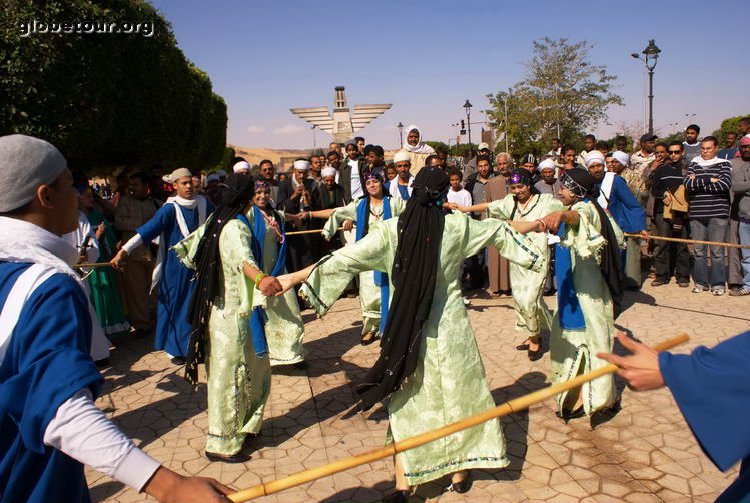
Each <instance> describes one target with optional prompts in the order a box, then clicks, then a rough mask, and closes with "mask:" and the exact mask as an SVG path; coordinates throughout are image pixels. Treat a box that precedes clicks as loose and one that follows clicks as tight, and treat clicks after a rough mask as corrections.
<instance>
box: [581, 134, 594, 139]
mask: <svg viewBox="0 0 750 503" xmlns="http://www.w3.org/2000/svg"><path fill="white" fill-rule="evenodd" d="M584 138H586V139H588V140H592V141H596V136H594V135H592V134H587V135H586V136H584Z"/></svg>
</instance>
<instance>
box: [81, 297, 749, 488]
mask: <svg viewBox="0 0 750 503" xmlns="http://www.w3.org/2000/svg"><path fill="white" fill-rule="evenodd" d="M628 300H629V302H630V303H633V304H632V306H631V307H630V308H629V309H628V310H627V311H626V312H625V313H624V314H623V315H622V316H621V317H620V319H619V320H618V324H619V325H620V326H621V327H623V328H625V329H627V330H630V331H632V332H633V333H634V334H635V335H636V336H637V337H639V338H640V339H641V340H643V341H644V342H646V343H655V342H657V341H659V340H662V339H666V338H668V337H669V336H672V335H674V334H676V333H678V332H686V333H688V334H689V335H690V336H691V341H690V343H689V344H687V345H685V346H683V347H681V348H679V349H678V352H688V351H689V350H690V349H691V348H693V347H695V346H697V345H700V344H705V345H709V346H710V345H713V344H716V343H717V342H719V341H721V340H724V339H726V338H728V337H730V336H732V335H734V334H737V333H739V332H741V331H744V330H747V328H748V321H750V313H749V311H748V305H749V304H748V301H747V299H745V298H741V297H728V296H724V297H721V298H717V297H713V296H711V295H710V294H708V293H703V294H693V293H691V292H690V289H686V288H678V287H677V285H675V284H671V285H668V286H662V287H658V288H652V287H650V286H648V283H646V286H644V289H643V291H641V292H638V293H634V294H633V293H630V294H628ZM548 301H550V302H551V301H552V299H551V298H550V299H548ZM469 313H470V317H471V321H472V325H473V326H474V329H475V332H476V336H477V340H478V342H479V347H480V350H481V352H482V357H483V359H484V364H485V367H486V369H487V377H488V380H489V384H490V387H491V389H492V390H493V395H494V398H495V400H496V401H497V402H498V403H499V402H502V401H506V400H508V399H511V398H514V397H518V396H521V395H523V394H525V393H528V392H531V391H534V390H537V389H540V388H542V387H544V386H546V384H547V375H548V374H549V367H550V361H549V354H548V353H546V354H545V356H544V358H543V359H542V360H539V361H537V362H534V363H532V362H529V361H528V359H527V357H526V355H525V353H522V352H519V351H516V350H515V349H513V347H514V346H515V345H516V344H517V343H518V341H519V338H518V336H516V335H515V334H514V331H513V329H512V325H513V316H514V312H513V308H512V305H511V301H510V299H509V298H507V297H503V298H499V299H491V298H488V297H486V296H480V297H476V298H473V299H472V303H471V306H470V310H469ZM304 318H305V322H306V330H307V335H306V346H307V348H308V349H309V351H310V355H309V358H308V362H309V367H308V368H307V369H306V370H298V369H292V368H290V369H286V370H278V369H277V370H276V371H275V373H274V376H273V385H272V386H273V388H272V393H271V399H270V401H269V403H268V408H267V410H266V422H265V423H264V425H263V430H262V433H261V435H260V436H259V437H257V438H255V439H253V440H251V441H250V442H249V447H250V448H251V449H252V450H253V451H254V453H253V458H252V459H251V460H250V461H248V462H247V463H245V464H239V465H230V464H223V463H209V462H208V461H207V460H206V459H205V457H203V450H204V447H205V430H206V413H205V407H206V396H205V394H206V389H205V385H202V386H199V387H198V389H197V391H193V390H192V389H191V388H190V387H189V386H188V385H187V384H186V383H185V382H184V381H183V380H182V378H181V376H180V374H179V370H180V369H178V368H176V367H174V366H172V365H171V364H170V363H169V360H168V358H167V356H166V355H165V354H164V353H160V352H158V353H153V352H151V353H150V352H149V348H150V342H151V341H143V340H138V341H135V340H130V341H122V342H120V345H119V347H118V348H117V349H116V350H115V351H114V352H113V356H112V367H111V368H109V369H107V370H106V371H105V373H104V374H105V377H106V385H105V387H104V394H103V396H102V397H101V398H100V399H99V401H98V404H99V406H101V407H102V408H103V409H105V410H106V412H107V414H108V415H109V416H110V417H112V418H114V420H115V421H116V422H117V423H118V424H119V425H120V426H121V427H122V428H123V430H124V431H125V432H126V433H127V434H128V435H130V436H132V437H133V438H134V439H135V440H136V442H137V443H138V444H139V445H140V446H141V447H142V448H144V449H145V450H146V451H147V452H148V453H150V454H151V455H152V456H154V457H155V458H157V459H159V460H160V461H162V462H163V463H164V464H165V465H166V466H168V467H170V468H172V469H174V470H176V471H178V472H180V473H184V474H192V475H201V476H209V477H215V478H217V479H219V480H220V481H222V482H223V483H225V484H228V485H231V486H233V487H236V488H246V487H249V486H252V485H255V484H257V483H259V482H261V481H269V480H272V479H275V478H278V477H282V476H285V475H289V474H292V473H294V472H297V471H299V470H303V469H307V468H313V467H316V466H319V465H322V464H325V463H328V462H331V461H335V460H338V459H341V458H344V457H346V456H350V455H353V454H358V453H361V452H364V451H366V450H370V449H374V448H377V447H381V446H382V445H383V442H384V438H385V434H386V429H387V424H388V419H387V414H386V413H385V411H384V410H382V409H377V410H374V411H371V412H369V413H368V414H367V415H354V416H353V417H350V418H345V417H344V416H345V412H346V411H347V410H348V408H349V407H350V406H351V405H352V404H353V403H354V398H353V391H352V383H356V382H357V381H358V379H359V378H360V377H361V376H362V375H363V372H364V371H365V369H366V368H368V366H369V365H370V364H371V363H372V362H373V360H374V359H375V357H376V354H377V345H375V344H374V345H371V346H368V347H362V346H359V344H358V339H359V329H360V328H359V327H360V318H359V305H358V302H357V300H356V299H342V300H340V301H339V302H337V303H336V305H335V306H334V308H333V309H332V311H331V313H330V314H329V315H328V316H326V317H325V318H324V319H315V317H314V315H313V314H312V313H311V312H310V311H307V312H305V313H304ZM620 388H623V385H622V383H621V382H620ZM554 412H555V405H554V402H553V400H547V401H546V402H544V403H541V404H538V405H536V406H534V407H532V408H531V410H529V411H527V412H522V413H518V414H514V415H512V416H510V417H507V418H504V419H503V421H502V423H503V429H504V432H505V436H506V438H507V441H508V454H509V457H510V460H511V464H510V466H509V467H508V468H507V469H503V470H486V471H483V470H476V471H475V472H474V482H473V486H472V489H471V491H470V492H469V493H467V494H465V495H458V494H454V493H445V494H444V493H442V489H441V488H442V487H443V486H444V485H447V481H446V480H445V479H444V480H439V481H436V482H435V483H430V484H426V485H424V486H421V487H420V488H419V490H418V491H417V494H416V496H415V497H414V498H413V499H412V500H413V501H421V500H424V499H426V500H427V501H431V502H432V501H440V502H453V501H497V502H519V501H548V502H576V501H590V502H609V501H612V502H615V501H629V502H638V503H640V502H651V501H655V502H658V501H675V502H680V501H685V502H687V501H698V502H702V501H713V500H714V499H715V498H716V496H717V495H718V494H719V493H720V492H721V491H722V490H723V488H725V487H726V486H727V485H728V484H729V482H730V481H731V480H732V479H733V478H734V477H735V476H736V473H737V470H736V468H735V469H733V470H731V471H730V472H728V473H726V474H722V473H721V472H719V471H718V470H717V469H716V468H715V467H714V466H713V465H712V464H711V463H710V461H708V459H707V458H706V457H705V456H704V455H703V453H702V451H701V449H700V447H699V446H698V445H697V444H696V442H695V440H694V439H693V436H692V435H691V434H690V430H689V429H688V427H687V425H686V424H685V422H684V420H683V419H682V416H681V415H680V412H679V410H678V408H677V406H676V405H675V404H674V402H673V400H672V398H671V396H670V394H669V392H668V391H666V390H659V391H656V392H651V393H634V392H632V391H630V390H627V389H626V390H624V392H623V398H622V410H621V412H620V413H619V414H617V416H615V417H614V418H613V419H612V420H611V421H609V422H607V423H605V424H602V425H599V426H598V427H597V428H596V429H595V430H594V431H592V430H591V428H590V425H589V422H588V420H586V419H579V420H575V421H572V422H571V423H570V424H568V425H565V424H564V423H563V422H562V420H560V419H558V418H557V417H555V413H554ZM392 473H393V466H392V462H391V461H390V460H384V461H379V462H376V463H372V464H369V465H365V466H361V467H358V468H356V469H353V470H350V471H347V472H344V473H341V474H338V475H335V476H333V477H327V478H324V479H321V480H318V481H316V482H313V483H308V484H306V485H303V486H301V487H298V488H294V489H291V490H288V491H285V492H282V493H279V494H277V495H271V496H268V497H265V498H261V499H258V500H257V501H259V502H272V501H274V502H285V503H286V502H298V501H300V502H301V501H325V502H334V501H356V502H369V501H378V500H379V499H380V498H381V496H382V495H384V494H387V493H389V492H390V490H391V488H392V487H393V482H392ZM86 475H87V478H88V482H89V486H90V487H91V493H92V496H93V498H94V500H95V501H111V502H122V503H125V502H134V501H147V500H149V498H147V497H146V496H145V495H142V494H136V493H135V492H134V491H132V490H130V489H128V488H124V487H123V486H122V485H121V484H119V483H117V482H114V481H112V480H111V479H109V478H108V477H106V476H103V475H101V474H99V473H97V472H95V471H93V470H88V471H87V474H86Z"/></svg>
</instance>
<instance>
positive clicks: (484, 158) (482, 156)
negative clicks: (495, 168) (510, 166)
mask: <svg viewBox="0 0 750 503" xmlns="http://www.w3.org/2000/svg"><path fill="white" fill-rule="evenodd" d="M479 161H487V162H488V163H490V166H492V161H490V156H488V155H478V156H477V166H479Z"/></svg>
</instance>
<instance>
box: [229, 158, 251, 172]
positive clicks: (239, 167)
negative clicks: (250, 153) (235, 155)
mask: <svg viewBox="0 0 750 503" xmlns="http://www.w3.org/2000/svg"><path fill="white" fill-rule="evenodd" d="M232 171H233V172H235V173H239V174H241V175H249V174H250V165H249V164H248V163H247V161H240V162H238V163H235V165H234V166H232Z"/></svg>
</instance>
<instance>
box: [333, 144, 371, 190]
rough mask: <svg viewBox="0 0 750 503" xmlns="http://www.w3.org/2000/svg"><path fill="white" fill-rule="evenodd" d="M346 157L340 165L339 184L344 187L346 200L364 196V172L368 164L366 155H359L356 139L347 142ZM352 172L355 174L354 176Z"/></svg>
mask: <svg viewBox="0 0 750 503" xmlns="http://www.w3.org/2000/svg"><path fill="white" fill-rule="evenodd" d="M345 148H346V158H344V160H343V161H341V165H340V166H339V181H338V183H339V185H341V187H342V188H343V189H344V202H345V203H347V204H348V203H349V202H351V200H352V199H359V198H360V197H362V196H364V195H365V193H364V186H365V184H364V181H363V173H364V170H365V166H366V161H365V159H364V157H362V156H360V155H359V150H358V149H357V143H356V142H355V141H354V140H349V141H348V142H346V147H345ZM352 174H354V175H355V176H354V177H352Z"/></svg>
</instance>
